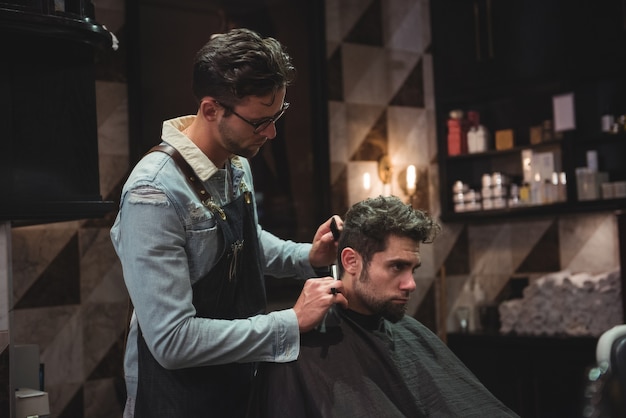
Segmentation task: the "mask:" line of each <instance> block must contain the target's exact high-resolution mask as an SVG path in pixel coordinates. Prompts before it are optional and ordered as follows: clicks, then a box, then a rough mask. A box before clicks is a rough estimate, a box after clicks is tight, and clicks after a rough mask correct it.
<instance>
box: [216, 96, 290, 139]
mask: <svg viewBox="0 0 626 418" xmlns="http://www.w3.org/2000/svg"><path fill="white" fill-rule="evenodd" d="M215 103H217V104H218V105H220V106H222V107H223V108H224V109H226V110H228V111H229V112H231V113H232V114H233V115H235V116H237V117H238V118H239V119H241V120H242V121H244V122H246V123H247V124H248V125H250V126H252V128H254V130H253V131H252V132H253V133H255V134H258V133H259V132H263V131H264V130H265V129H267V127H268V126H270V124H271V123H276V121H277V120H278V119H280V118H281V117H282V116H283V115H284V114H285V111H286V110H287V109H289V102H283V107H282V108H281V109H280V111H279V112H278V113H277V114H275V115H274V116H272V117H269V118H265V119H261V120H259V121H256V122H253V121H251V120H250V119H246V118H244V117H243V116H241V115H240V114H239V113H237V112H235V109H233V108H232V107H229V106H226V105H224V104H223V103H220V102H218V101H217V100H215Z"/></svg>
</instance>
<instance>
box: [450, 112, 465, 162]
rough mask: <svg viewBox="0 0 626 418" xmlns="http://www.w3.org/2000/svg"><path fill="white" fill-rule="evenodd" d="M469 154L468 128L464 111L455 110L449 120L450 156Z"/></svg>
mask: <svg viewBox="0 0 626 418" xmlns="http://www.w3.org/2000/svg"><path fill="white" fill-rule="evenodd" d="M461 154H467V127H466V123H465V122H464V120H463V111H462V110H453V111H451V112H450V117H449V118H448V155H449V156H453V155H461Z"/></svg>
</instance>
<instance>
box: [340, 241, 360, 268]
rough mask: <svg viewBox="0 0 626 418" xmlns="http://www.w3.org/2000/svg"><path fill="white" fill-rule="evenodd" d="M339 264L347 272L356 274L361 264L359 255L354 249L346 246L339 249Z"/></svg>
mask: <svg viewBox="0 0 626 418" xmlns="http://www.w3.org/2000/svg"><path fill="white" fill-rule="evenodd" d="M341 264H342V265H343V269H344V270H345V271H346V272H347V273H349V274H357V273H358V270H359V267H360V266H361V255H360V254H359V253H357V252H356V251H355V250H354V249H352V248H350V247H346V248H344V249H343V250H342V251H341Z"/></svg>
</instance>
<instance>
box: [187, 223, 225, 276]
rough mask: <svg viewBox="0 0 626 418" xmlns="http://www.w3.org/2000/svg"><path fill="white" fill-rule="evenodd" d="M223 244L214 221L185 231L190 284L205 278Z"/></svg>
mask: <svg viewBox="0 0 626 418" xmlns="http://www.w3.org/2000/svg"><path fill="white" fill-rule="evenodd" d="M223 248H224V242H223V238H222V233H221V231H220V230H219V228H218V227H217V225H216V222H215V220H214V219H209V220H207V221H206V222H202V225H195V228H193V229H189V230H187V246H186V249H185V251H186V252H187V259H188V260H189V276H190V279H191V284H192V285H193V284H194V283H195V282H197V281H198V280H200V279H201V278H202V277H204V276H206V275H207V274H208V273H209V271H211V269H212V268H213V266H215V264H216V263H217V261H218V259H219V257H220V255H221V253H222V249H223Z"/></svg>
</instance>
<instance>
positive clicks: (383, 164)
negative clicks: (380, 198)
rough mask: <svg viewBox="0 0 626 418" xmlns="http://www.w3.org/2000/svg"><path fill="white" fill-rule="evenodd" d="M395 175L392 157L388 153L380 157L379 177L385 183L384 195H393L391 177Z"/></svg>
mask: <svg viewBox="0 0 626 418" xmlns="http://www.w3.org/2000/svg"><path fill="white" fill-rule="evenodd" d="M392 175H393V166H392V165H391V159H390V158H389V156H388V155H387V154H385V155H383V156H382V157H380V159H379V160H378V177H379V178H380V181H382V183H383V195H384V196H389V195H391V179H392Z"/></svg>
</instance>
